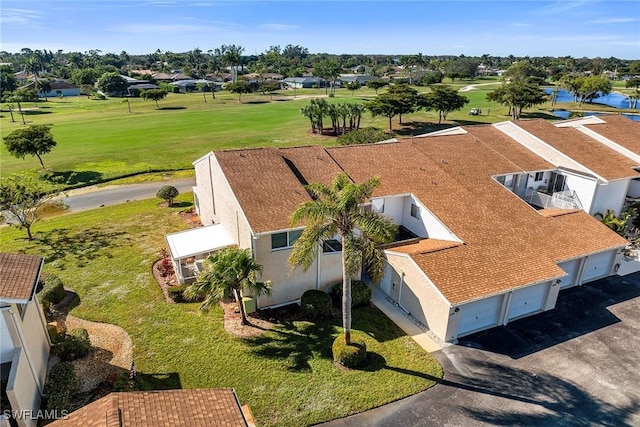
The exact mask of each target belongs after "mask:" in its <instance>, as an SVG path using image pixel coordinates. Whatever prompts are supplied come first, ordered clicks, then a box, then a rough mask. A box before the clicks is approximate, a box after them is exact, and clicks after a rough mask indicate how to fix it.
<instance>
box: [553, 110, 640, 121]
mask: <svg viewBox="0 0 640 427" xmlns="http://www.w3.org/2000/svg"><path fill="white" fill-rule="evenodd" d="M551 113H552V114H553V115H554V116H556V117H560V118H561V119H568V118H569V115H570V114H571V111H569V110H555V111H552V112H551ZM584 115H585V116H597V115H605V114H602V113H599V112H597V111H585V112H584ZM622 115H623V116H625V117H627V118H629V119H631V120H633V121H634V122H640V114H622Z"/></svg>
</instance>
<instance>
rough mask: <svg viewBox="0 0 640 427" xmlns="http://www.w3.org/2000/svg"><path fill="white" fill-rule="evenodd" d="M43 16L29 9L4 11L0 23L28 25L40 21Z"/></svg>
mask: <svg viewBox="0 0 640 427" xmlns="http://www.w3.org/2000/svg"><path fill="white" fill-rule="evenodd" d="M41 18H42V15H41V14H40V13H39V12H38V11H36V10H29V9H3V10H2V14H1V15H0V23H2V24H9V25H10V24H16V25H28V24H31V23H33V22H36V21H39V20H40V19H41Z"/></svg>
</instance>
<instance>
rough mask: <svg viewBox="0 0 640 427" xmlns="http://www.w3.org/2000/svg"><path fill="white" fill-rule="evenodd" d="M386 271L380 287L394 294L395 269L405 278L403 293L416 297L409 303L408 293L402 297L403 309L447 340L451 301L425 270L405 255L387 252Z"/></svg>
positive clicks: (403, 280) (403, 279)
mask: <svg viewBox="0 0 640 427" xmlns="http://www.w3.org/2000/svg"><path fill="white" fill-rule="evenodd" d="M386 254H387V271H386V272H385V276H384V278H383V280H382V282H381V283H380V288H381V289H382V290H383V291H385V293H387V294H388V295H390V294H391V292H390V288H391V283H390V281H391V277H392V274H391V271H390V270H391V269H394V270H395V271H396V272H397V273H398V275H399V276H400V277H402V289H401V293H406V292H410V293H411V294H412V295H410V296H415V299H414V301H413V302H411V303H410V302H409V301H408V298H407V296H406V295H405V296H404V297H402V296H401V298H400V299H401V300H402V301H403V305H404V306H405V307H404V308H405V309H407V310H408V311H410V312H411V314H412V315H413V316H414V317H416V318H417V319H418V320H420V321H421V322H422V323H424V324H425V326H427V327H428V328H429V329H430V330H431V331H432V332H433V333H434V334H436V336H438V337H439V338H440V339H442V340H443V341H446V339H447V337H446V331H447V326H448V322H449V312H450V308H451V307H450V305H449V302H448V301H447V300H446V299H445V298H444V297H443V296H442V294H441V293H440V292H439V291H438V290H437V288H436V287H435V285H434V284H433V282H431V280H430V279H429V278H428V277H427V276H426V275H425V274H424V272H423V271H422V270H421V269H420V268H419V267H418V266H417V265H416V264H415V263H414V262H413V260H412V259H411V258H410V257H409V256H407V255H404V254H398V253H393V252H391V251H386Z"/></svg>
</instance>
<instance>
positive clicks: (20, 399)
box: [0, 253, 51, 427]
mask: <svg viewBox="0 0 640 427" xmlns="http://www.w3.org/2000/svg"><path fill="white" fill-rule="evenodd" d="M42 264H43V259H42V258H41V257H39V256H34V255H24V254H7V253H0V364H1V365H0V372H1V377H2V382H1V384H2V392H1V397H2V399H0V400H1V401H2V407H1V410H2V413H4V411H7V410H8V411H31V413H33V414H34V415H35V414H36V413H37V411H38V410H39V409H40V402H41V398H42V393H43V390H44V382H45V378H46V374H47V362H48V359H49V350H50V348H51V341H50V340H49V334H48V332H47V323H46V320H45V317H44V313H43V312H42V307H41V306H40V304H39V303H38V300H37V299H36V296H35V293H36V286H37V285H38V280H39V278H40V271H41V269H42ZM9 413H11V412H9ZM14 413H15V412H14ZM0 419H2V418H0ZM14 421H15V422H16V424H17V425H18V426H33V427H35V426H36V424H37V420H31V419H25V418H24V417H23V418H22V419H18V420H12V421H11V422H7V424H6V425H16V424H12V422H14ZM0 424H1V425H3V426H4V425H5V424H2V422H0Z"/></svg>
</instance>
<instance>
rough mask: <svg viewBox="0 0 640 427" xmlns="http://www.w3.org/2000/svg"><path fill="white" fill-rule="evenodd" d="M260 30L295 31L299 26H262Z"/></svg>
mask: <svg viewBox="0 0 640 427" xmlns="http://www.w3.org/2000/svg"><path fill="white" fill-rule="evenodd" d="M259 28H261V29H263V30H273V31H287V30H295V29H297V28H298V26H297V25H289V24H260V25H259Z"/></svg>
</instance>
